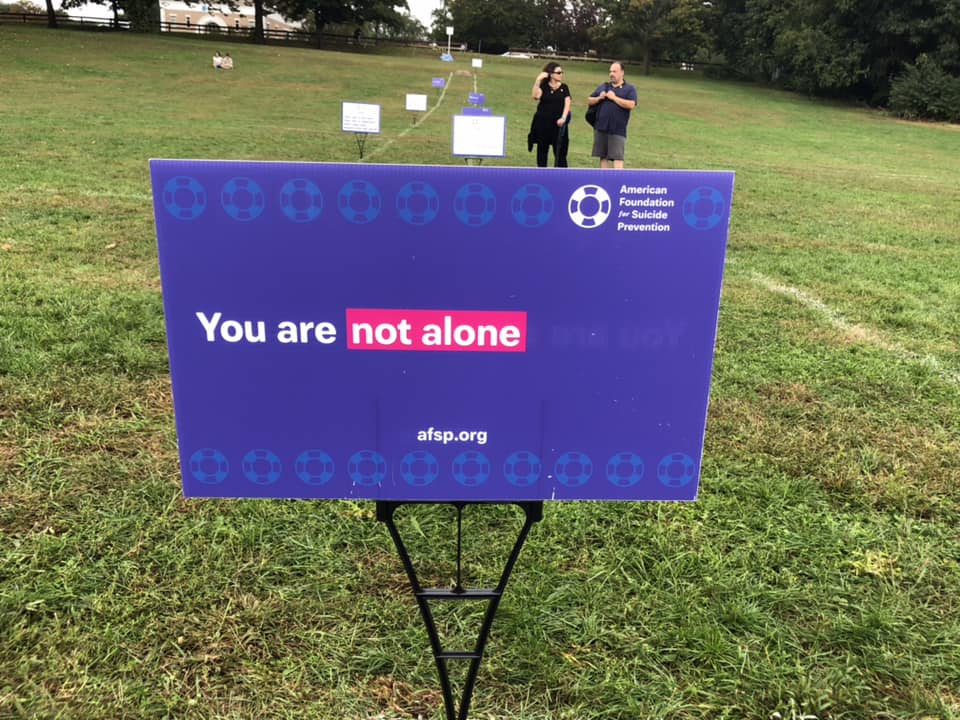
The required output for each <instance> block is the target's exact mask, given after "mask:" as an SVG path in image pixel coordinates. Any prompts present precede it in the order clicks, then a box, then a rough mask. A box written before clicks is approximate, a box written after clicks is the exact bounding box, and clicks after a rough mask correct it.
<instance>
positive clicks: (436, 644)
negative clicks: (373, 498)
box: [377, 500, 543, 720]
mask: <svg viewBox="0 0 960 720" xmlns="http://www.w3.org/2000/svg"><path fill="white" fill-rule="evenodd" d="M424 504H444V505H452V506H453V507H454V508H456V512H457V537H456V542H457V550H456V564H457V571H456V580H455V583H454V586H453V587H452V588H449V589H444V588H424V587H422V586H421V585H420V581H419V580H418V578H417V572H416V570H415V569H414V566H413V562H412V561H411V559H410V555H409V553H408V552H407V548H406V545H405V544H404V542H403V539H402V538H401V537H400V531H399V529H398V528H397V525H396V523H395V522H394V513H395V512H396V510H397V509H398V508H399V507H400V506H402V505H424ZM476 505H516V506H518V507H520V508H521V509H522V510H523V512H524V516H525V519H524V524H523V527H522V528H521V529H520V533H519V535H518V537H517V539H516V542H515V543H514V545H513V549H512V550H511V552H510V556H509V557H508V558H507V562H506V565H505V566H504V568H503V571H502V572H501V574H500V581H499V582H498V583H497V586H496V587H494V588H465V587H463V583H462V580H463V573H462V571H463V562H462V561H463V555H462V549H463V532H462V530H463V511H464V508H466V507H468V506H476ZM542 518H543V502H542V501H540V500H535V501H513V502H500V503H477V502H466V501H449V502H444V503H420V502H406V501H390V500H379V501H377V520H378V521H380V522H382V523H385V524H386V526H387V529H388V530H389V531H390V536H391V537H392V538H393V542H394V544H395V545H396V546H397V552H398V553H399V555H400V560H401V562H403V567H404V569H405V570H406V572H407V577H408V578H409V579H410V586H411V588H412V589H413V594H414V596H415V597H416V600H417V605H418V606H419V608H420V616H421V617H422V618H423V624H424V625H425V626H426V628H427V635H428V636H429V639H430V649H431V651H432V652H433V657H434V660H435V661H436V664H437V673H438V675H439V676H440V687H441V690H442V691H443V704H444V709H445V712H446V720H467V714H468V713H469V711H470V699H471V697H472V695H473V688H474V685H475V684H476V680H477V673H478V671H479V670H480V662H481V661H482V660H483V651H484V648H485V647H486V644H487V639H488V638H489V637H490V629H491V628H492V627H493V619H494V617H495V616H496V613H497V608H498V607H499V605H500V599H501V598H502V597H503V593H504V591H505V590H506V587H507V581H508V580H509V579H510V573H511V572H512V571H513V566H514V565H515V564H516V562H517V558H518V557H519V556H520V550H521V548H522V547H523V543H524V541H525V540H526V539H527V535H528V534H529V533H530V529H531V528H532V527H533V524H534V523H535V522H538V521H539V520H541V519H542ZM431 600H434V601H444V602H476V601H486V602H487V611H486V613H485V614H484V616H483V622H482V624H481V627H480V633H479V636H478V637H477V641H476V643H475V644H474V647H473V649H472V650H446V649H444V647H443V645H442V643H441V641H440V636H439V634H438V632H437V626H436V623H435V622H434V618H433V612H432V611H431V609H430V601H431ZM451 660H453V661H457V660H469V661H470V666H469V669H468V671H467V677H466V682H465V684H464V688H463V695H462V697H461V698H460V705H459V710H458V708H457V706H456V705H455V704H454V698H453V689H452V686H451V683H450V672H449V668H448V665H447V663H448V662H449V661H451Z"/></svg>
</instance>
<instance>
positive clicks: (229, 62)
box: [221, 53, 233, 70]
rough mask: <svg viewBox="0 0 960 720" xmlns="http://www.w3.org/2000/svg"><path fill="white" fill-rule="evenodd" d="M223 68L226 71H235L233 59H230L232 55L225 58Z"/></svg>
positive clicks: (228, 54)
mask: <svg viewBox="0 0 960 720" xmlns="http://www.w3.org/2000/svg"><path fill="white" fill-rule="evenodd" d="M221 67H223V69H224V70H233V58H232V57H230V53H227V54H226V55H225V56H224V58H223V62H222V63H221Z"/></svg>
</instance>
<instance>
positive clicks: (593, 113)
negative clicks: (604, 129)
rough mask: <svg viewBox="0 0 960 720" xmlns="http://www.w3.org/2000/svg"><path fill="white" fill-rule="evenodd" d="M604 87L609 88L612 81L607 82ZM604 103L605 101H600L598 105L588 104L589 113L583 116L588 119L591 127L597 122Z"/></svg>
mask: <svg viewBox="0 0 960 720" xmlns="http://www.w3.org/2000/svg"><path fill="white" fill-rule="evenodd" d="M604 87H605V88H606V90H609V89H610V83H606V84H605V85H604ZM602 104H603V101H601V102H598V103H597V104H596V105H587V114H586V115H584V116H583V119H584V120H586V121H587V123H589V124H590V126H591V127H592V126H594V125H596V124H597V113H598V112H600V106H601V105H602Z"/></svg>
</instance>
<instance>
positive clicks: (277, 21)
mask: <svg viewBox="0 0 960 720" xmlns="http://www.w3.org/2000/svg"><path fill="white" fill-rule="evenodd" d="M255 15H256V13H255V11H254V9H253V5H241V6H240V7H239V8H238V9H237V10H231V9H230V7H229V6H227V5H207V4H205V3H194V4H193V5H188V4H187V3H185V2H181V1H180V0H160V23H161V25H160V27H161V29H162V30H169V29H170V27H169V26H170V24H175V25H177V26H178V27H177V28H176V29H177V30H178V31H179V32H183V29H184V28H183V26H184V25H186V26H188V27H196V32H198V33H204V32H226V31H227V30H246V29H252V28H253V25H254V18H255ZM263 29H264V30H265V31H268V30H272V31H276V32H293V31H296V30H299V29H300V27H299V25H298V24H295V23H291V22H290V21H288V20H287V19H286V18H284V17H282V16H281V15H277V14H276V13H272V14H270V15H266V16H264V18H263Z"/></svg>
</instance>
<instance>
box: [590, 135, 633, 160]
mask: <svg viewBox="0 0 960 720" xmlns="http://www.w3.org/2000/svg"><path fill="white" fill-rule="evenodd" d="M626 146H627V139H626V138H625V137H624V136H623V135H610V134H609V133H605V132H600V131H599V130H594V131H593V157H597V158H600V159H601V160H623V152H624V150H625V149H626Z"/></svg>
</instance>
